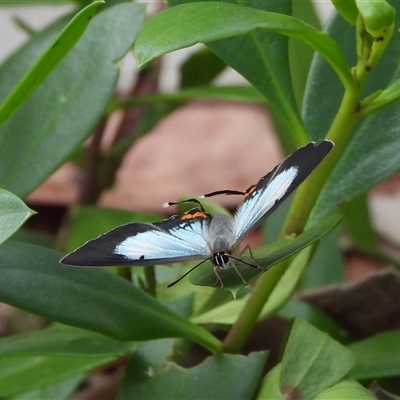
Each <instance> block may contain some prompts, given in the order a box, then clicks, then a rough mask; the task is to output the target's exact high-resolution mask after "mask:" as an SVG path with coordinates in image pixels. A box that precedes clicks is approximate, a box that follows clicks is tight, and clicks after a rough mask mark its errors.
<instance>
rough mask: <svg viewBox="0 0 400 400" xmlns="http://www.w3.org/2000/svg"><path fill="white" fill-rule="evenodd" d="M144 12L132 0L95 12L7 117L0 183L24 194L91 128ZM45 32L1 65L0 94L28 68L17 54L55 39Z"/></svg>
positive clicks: (26, 54)
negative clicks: (69, 47)
mask: <svg viewBox="0 0 400 400" xmlns="http://www.w3.org/2000/svg"><path fill="white" fill-rule="evenodd" d="M143 18H144V10H143V7H142V5H140V4H132V3H123V4H120V5H116V6H113V7H109V8H107V9H106V10H104V11H103V12H101V13H99V14H98V15H96V16H95V17H94V18H93V20H92V22H91V23H90V25H89V27H88V28H87V29H86V31H85V33H84V34H83V36H82V37H81V39H80V40H79V42H78V43H77V44H76V46H75V47H74V48H73V50H71V51H70V52H69V54H68V55H67V56H66V57H65V58H64V60H62V62H61V63H60V64H59V65H58V66H57V67H56V68H55V69H54V71H53V72H52V73H51V74H50V75H49V76H48V77H47V78H46V79H45V80H44V81H43V83H42V84H41V85H40V86H39V87H38V88H37V90H36V91H35V92H34V93H33V94H32V95H31V96H30V97H29V98H28V99H27V100H26V101H25V102H24V104H22V106H21V107H19V108H18V110H16V112H15V113H13V115H12V116H11V117H10V118H8V120H7V121H5V122H4V123H3V125H2V126H1V127H0V159H1V160H2V165H1V167H0V186H2V187H3V188H5V189H7V190H10V191H12V192H13V193H15V194H16V195H18V196H20V197H25V196H26V195H27V194H29V193H30V192H31V191H32V190H33V189H34V188H36V187H37V186H38V185H39V184H40V183H41V182H43V181H44V180H45V179H46V178H47V177H48V176H49V175H50V174H51V173H52V172H53V171H54V170H55V169H56V168H57V167H58V166H59V165H60V164H61V163H62V162H63V161H64V160H65V159H66V158H67V157H68V156H69V155H70V154H71V153H72V151H73V150H74V149H75V148H76V147H77V146H78V145H79V144H80V143H81V142H82V141H83V140H84V139H85V138H86V137H87V136H88V135H89V134H90V133H91V131H92V129H93V128H94V126H95V125H96V124H97V122H98V121H99V119H100V117H101V115H102V113H103V111H104V108H105V106H106V104H107V102H108V100H109V99H110V97H111V96H112V94H113V91H114V88H115V85H116V82H117V78H118V66H117V65H116V61H118V60H119V59H120V58H121V57H122V56H123V55H124V54H125V53H126V52H127V51H128V50H129V49H130V47H131V46H132V43H133V42H134V40H135V37H136V34H137V31H138V30H139V28H140V25H141V23H142V21H143ZM48 32H49V33H48ZM47 33H48V34H47ZM44 36H45V37H43V35H39V36H36V35H35V36H34V37H33V38H32V40H31V42H30V43H29V44H28V45H27V46H26V47H24V48H22V49H21V50H20V51H19V52H18V53H16V54H15V55H14V56H13V57H12V58H11V59H10V60H9V61H8V62H6V63H5V64H4V65H3V66H2V68H1V69H0V77H1V82H0V88H1V93H0V98H3V96H5V93H4V90H5V89H4V87H3V85H2V83H3V77H4V82H5V85H6V86H7V85H9V84H8V83H7V81H8V80H10V81H13V82H15V81H18V80H19V79H20V78H21V76H22V75H23V73H25V71H23V73H22V75H21V72H22V71H21V68H20V67H19V65H18V62H19V60H20V59H21V58H28V59H30V57H33V58H34V59H35V58H37V57H38V56H39V54H40V53H41V51H42V50H43V42H44V41H47V42H46V46H47V45H48V44H49V43H50V42H51V41H52V40H53V39H54V32H53V31H52V30H48V31H46V32H45V34H44ZM36 40H38V43H39V45H40V46H38V47H40V49H37V48H36V47H35V44H36ZM24 65H25V64H24ZM28 68H29V67H28ZM6 77H7V79H6ZM10 89H11V88H10ZM6 93H7V92H6ZM21 154H23V157H21Z"/></svg>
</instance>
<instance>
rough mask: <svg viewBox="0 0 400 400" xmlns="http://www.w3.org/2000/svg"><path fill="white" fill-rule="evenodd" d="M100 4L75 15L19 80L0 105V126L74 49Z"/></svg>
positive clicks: (97, 2)
mask: <svg viewBox="0 0 400 400" xmlns="http://www.w3.org/2000/svg"><path fill="white" fill-rule="evenodd" d="M101 3H104V1H94V2H93V3H91V4H89V5H88V6H87V7H85V8H84V9H83V10H81V11H80V12H79V13H78V14H76V16H75V17H74V18H73V19H72V20H71V22H70V23H69V24H68V25H67V26H66V27H65V28H64V29H63V31H62V32H61V33H60V34H59V35H58V36H57V38H56V39H55V40H54V41H53V43H51V45H50V46H49V48H48V49H47V50H46V51H45V52H44V53H43V54H42V55H41V56H40V58H39V59H38V60H37V61H36V63H35V65H34V66H33V67H32V68H31V69H30V70H29V71H28V72H27V73H26V75H25V76H24V77H23V78H22V79H21V80H20V82H19V83H18V85H17V86H16V87H15V88H14V90H13V91H12V92H11V93H10V94H9V95H8V96H7V98H6V99H5V100H4V101H3V103H2V104H1V105H0V125H1V124H2V123H3V122H4V121H5V120H6V119H7V118H8V117H9V116H10V114H12V113H13V112H14V111H15V109H17V108H18V107H19V106H20V105H21V103H23V102H24V100H25V99H26V98H27V97H28V96H29V95H30V94H31V93H33V92H34V91H35V89H36V88H37V87H38V86H39V85H40V84H41V82H42V81H43V80H44V79H45V78H46V76H47V75H48V74H49V73H50V72H51V71H52V70H53V69H54V68H55V67H56V66H57V64H58V63H59V62H60V61H61V60H62V59H63V58H64V57H65V56H66V55H67V54H68V53H69V51H70V50H71V49H72V48H73V47H74V45H75V44H76V42H77V41H78V40H79V38H80V37H81V36H82V34H83V33H84V32H85V30H86V28H87V26H88V25H89V22H90V20H91V19H92V17H93V16H94V14H95V12H96V9H97V7H98V6H99V5H100V4H101Z"/></svg>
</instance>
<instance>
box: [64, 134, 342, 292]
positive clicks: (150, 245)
mask: <svg viewBox="0 0 400 400" xmlns="http://www.w3.org/2000/svg"><path fill="white" fill-rule="evenodd" d="M333 146H334V144H333V142H331V141H329V140H324V141H322V142H321V143H320V144H315V143H314V142H310V143H308V144H307V145H305V146H303V147H300V148H298V149H297V150H296V151H295V152H294V153H292V154H291V155H289V156H288V157H286V158H285V159H284V160H283V161H282V162H281V163H279V164H278V165H277V166H276V167H275V168H274V169H273V170H272V171H271V172H269V173H268V174H266V175H265V176H263V177H262V178H261V179H260V180H259V181H258V183H257V184H255V185H251V186H250V187H249V188H248V189H247V190H245V191H243V192H242V191H237V190H219V191H216V192H212V193H208V194H205V195H203V196H201V197H203V198H204V197H212V196H216V195H232V194H233V195H235V194H236V195H242V196H243V201H242V202H241V204H240V205H239V207H238V208H237V210H236V212H235V214H234V215H233V217H229V216H227V215H223V214H217V215H215V216H211V215H210V214H209V213H207V212H206V211H205V210H204V208H203V207H202V205H201V202H200V201H199V200H197V199H190V200H185V201H184V202H196V203H197V204H198V205H199V207H197V208H193V209H191V210H190V211H188V212H186V213H185V214H183V215H182V216H172V217H171V218H169V219H166V220H164V221H161V222H154V223H144V222H143V223H141V222H133V223H129V224H126V225H122V226H119V227H117V228H115V229H113V230H111V231H109V232H107V233H105V234H103V235H100V236H99V237H98V238H96V239H93V240H90V241H88V242H87V243H85V244H84V245H83V246H81V247H79V248H78V249H76V250H75V251H73V252H72V253H70V254H67V255H66V256H65V257H64V258H62V259H61V260H60V263H62V264H65V265H72V266H86V267H106V266H124V267H130V266H149V265H155V264H168V263H174V262H181V261H187V260H194V259H202V261H201V262H200V263H199V264H197V265H196V266H195V267H194V268H196V267H198V266H199V265H200V264H202V263H203V262H205V261H208V260H210V261H211V262H212V264H213V265H214V272H215V276H216V279H217V282H216V283H218V282H219V283H220V284H221V288H223V282H222V280H221V278H220V275H219V273H218V271H219V270H220V269H226V268H231V267H233V268H235V270H236V272H237V273H238V274H239V276H240V277H241V279H242V280H243V281H244V279H243V278H242V276H241V275H240V273H239V271H238V270H237V268H236V263H237V262H238V261H241V262H244V261H243V260H240V258H238V257H237V256H236V255H235V254H236V249H237V248H238V244H239V243H240V241H241V240H242V239H243V238H244V237H245V236H247V235H248V234H249V233H250V232H252V231H253V230H254V229H256V228H257V227H258V226H259V225H260V224H261V223H262V222H263V221H264V220H265V219H266V218H267V217H268V216H269V215H270V214H271V213H272V212H273V211H274V210H275V209H276V208H277V207H278V206H279V205H280V204H281V203H282V202H283V201H284V200H285V199H286V198H287V197H288V196H289V195H290V194H291V193H292V192H293V191H294V190H295V189H296V188H297V187H298V186H299V185H300V184H301V183H302V182H303V181H304V180H305V179H306V178H307V177H308V176H309V175H310V174H311V172H312V171H313V170H314V169H315V168H316V167H317V166H318V165H319V164H320V163H321V161H322V160H323V159H324V158H325V157H326V156H327V154H328V153H329V152H330V151H331V149H332V148H333ZM174 204H179V203H174V202H169V203H165V206H170V205H174ZM244 263H245V264H248V265H250V266H252V267H256V268H258V266H257V265H256V264H254V265H253V264H250V263H247V262H244ZM194 268H192V269H191V270H190V271H188V272H187V273H186V274H184V275H183V276H182V277H180V278H179V279H178V280H176V281H175V282H172V283H171V284H169V285H168V287H170V286H172V285H174V284H175V283H177V282H179V281H180V280H181V279H182V278H183V277H184V276H186V275H187V274H188V273H189V272H191V271H192V270H193V269H194ZM244 283H245V284H246V282H245V281H244Z"/></svg>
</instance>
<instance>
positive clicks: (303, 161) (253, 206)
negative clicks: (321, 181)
mask: <svg viewBox="0 0 400 400" xmlns="http://www.w3.org/2000/svg"><path fill="white" fill-rule="evenodd" d="M333 146H334V144H333V142H331V141H330V140H324V141H323V142H321V143H320V144H319V145H316V144H315V143H314V142H310V143H308V144H307V145H306V146H303V147H300V148H298V149H297V150H296V151H295V152H294V153H292V154H291V155H289V156H288V157H286V158H285V159H284V160H283V161H282V162H281V163H280V164H278V165H277V166H276V167H275V168H274V169H273V170H272V171H271V172H269V173H268V174H267V175H265V176H263V177H262V178H261V179H260V181H259V182H258V183H257V184H256V185H253V186H250V188H249V189H247V191H246V193H245V195H244V196H245V197H244V200H243V202H242V203H241V204H240V206H239V207H238V209H237V211H236V213H235V235H234V236H235V241H236V242H238V241H240V240H241V239H242V238H243V237H244V236H246V235H248V234H249V233H250V232H251V231H252V230H254V229H255V228H257V227H258V226H259V225H260V224H261V222H262V221H264V219H265V218H267V216H268V215H270V214H271V213H272V212H273V211H274V210H275V209H276V208H277V207H278V206H279V205H280V204H281V203H282V202H283V201H284V200H285V199H286V198H287V197H288V196H289V195H290V194H291V193H292V192H293V191H294V190H295V189H296V188H297V187H298V186H299V185H300V184H301V183H302V182H303V181H304V180H305V179H306V178H307V177H308V175H310V174H311V172H312V171H313V170H314V169H315V168H316V167H317V166H318V164H319V163H320V162H321V161H322V160H323V159H324V158H325V157H326V155H327V154H328V153H329V152H330V150H331V149H332V147H333Z"/></svg>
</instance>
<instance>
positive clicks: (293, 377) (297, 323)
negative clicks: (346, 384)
mask: <svg viewBox="0 0 400 400" xmlns="http://www.w3.org/2000/svg"><path fill="white" fill-rule="evenodd" d="M353 364H354V360H353V357H352V354H351V352H350V351H349V350H347V349H346V348H345V347H343V346H342V345H341V344H339V343H338V342H336V341H335V340H333V339H331V338H330V337H329V336H328V335H327V334H326V333H322V332H321V331H319V330H318V329H316V328H314V327H313V326H312V325H309V324H308V323H306V322H304V321H302V320H300V319H297V318H296V319H295V320H294V323H293V326H292V329H291V331H290V335H289V339H288V342H287V345H286V347H285V352H284V354H283V358H282V370H281V377H280V387H281V392H282V393H283V394H284V396H285V398H291V396H294V395H296V397H298V398H302V399H309V398H312V397H313V396H315V395H317V394H318V393H320V392H321V391H322V390H324V389H327V388H329V387H330V386H332V385H333V384H334V383H336V382H338V381H339V380H340V379H341V378H342V377H343V376H344V375H345V374H346V373H347V372H348V371H349V370H350V369H351V367H352V366H353Z"/></svg>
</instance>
